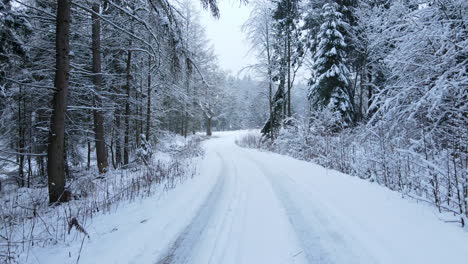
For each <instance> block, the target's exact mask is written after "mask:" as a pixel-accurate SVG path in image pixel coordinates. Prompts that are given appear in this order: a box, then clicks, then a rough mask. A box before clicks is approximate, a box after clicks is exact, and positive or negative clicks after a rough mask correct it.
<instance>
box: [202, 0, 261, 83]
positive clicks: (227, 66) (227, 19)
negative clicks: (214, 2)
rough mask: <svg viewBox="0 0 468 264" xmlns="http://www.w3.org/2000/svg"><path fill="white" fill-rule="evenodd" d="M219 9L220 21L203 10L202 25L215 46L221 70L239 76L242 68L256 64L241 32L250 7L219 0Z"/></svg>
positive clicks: (233, 1) (236, 1) (234, 0)
mask: <svg viewBox="0 0 468 264" xmlns="http://www.w3.org/2000/svg"><path fill="white" fill-rule="evenodd" d="M219 9H220V13H221V17H220V18H219V19H215V18H213V17H212V16H211V14H210V12H209V11H208V10H203V11H202V12H201V23H202V25H203V26H205V27H206V35H207V37H208V39H209V40H210V42H211V43H212V44H213V45H214V49H215V53H216V54H217V55H218V61H219V64H220V66H221V68H223V69H224V70H227V71H231V73H232V74H233V75H237V73H238V72H239V71H240V70H241V69H242V68H244V67H245V66H247V65H249V64H253V63H255V56H254V55H253V54H248V51H249V50H250V46H249V43H248V42H247V41H246V39H245V35H244V34H243V32H242V30H241V27H242V24H244V22H245V21H246V20H247V19H248V17H249V14H250V7H249V6H248V5H247V6H246V5H245V4H240V1H239V0H219Z"/></svg>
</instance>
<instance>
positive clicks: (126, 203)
mask: <svg viewBox="0 0 468 264" xmlns="http://www.w3.org/2000/svg"><path fill="white" fill-rule="evenodd" d="M156 150H157V152H155V153H154V154H153V156H152V159H151V162H149V163H150V164H149V166H145V165H144V164H143V163H142V162H137V161H134V162H133V163H132V164H131V166H128V168H127V169H125V170H119V169H118V170H110V171H109V172H108V173H107V174H106V175H104V177H102V176H98V175H97V174H96V172H95V171H94V170H77V171H76V172H75V173H74V177H73V178H72V179H68V180H67V186H68V187H67V188H68V189H69V190H70V191H71V192H72V201H70V202H68V203H65V204H62V205H59V206H54V207H49V206H48V204H47V189H46V188H44V187H41V185H39V184H38V185H37V186H34V187H32V188H20V189H14V190H12V191H5V190H4V191H3V192H2V193H0V263H76V262H77V259H78V257H79V255H80V254H79V252H80V251H81V257H80V260H79V261H80V263H93V262H92V261H91V260H90V259H89V258H88V259H86V257H84V256H85V255H86V252H87V250H88V249H89V248H88V245H92V247H93V248H96V249H98V250H103V247H104V246H105V245H107V246H111V245H112V243H107V240H106V239H108V238H109V237H111V238H113V239H115V237H113V236H112V235H111V236H107V234H111V233H112V234H114V233H116V232H117V233H119V230H123V231H124V233H123V235H122V233H119V234H120V235H122V237H125V236H126V233H125V230H127V231H128V230H131V229H132V228H130V226H129V225H130V224H133V225H134V227H138V225H136V224H141V226H147V225H145V223H147V222H150V220H149V219H151V218H152V217H150V216H151V215H148V214H145V210H146V212H148V213H149V212H153V213H155V214H157V215H159V214H160V212H158V210H160V208H159V207H158V206H157V205H158V204H166V203H167V204H171V202H170V201H171V200H176V199H174V195H173V194H172V193H173V192H174V188H175V187H176V186H179V185H181V186H182V187H181V188H184V187H183V186H185V185H187V183H186V182H187V181H188V182H192V181H196V180H195V179H194V176H195V175H196V174H197V169H198V168H197V165H198V163H199V160H200V159H201V157H200V155H201V154H202V149H201V148H200V138H199V137H191V138H188V139H184V138H183V137H177V136H174V135H165V136H162V137H161V141H160V143H158V145H157V146H156ZM189 185H190V184H189ZM185 188H187V187H185ZM178 190H179V189H178ZM171 195H172V196H171ZM177 196H179V195H177ZM160 200H161V201H160ZM177 201H178V200H177ZM140 204H143V205H144V206H143V207H141V208H142V209H140V206H141V205H140ZM151 204H153V205H155V208H154V209H153V210H148V208H147V207H145V206H150V205H151ZM163 209H164V208H163V207H161V210H163ZM139 210H140V211H139ZM139 212H141V213H139ZM138 218H142V219H139V220H138ZM189 218H190V217H189ZM176 229H178V228H176ZM135 230H136V229H135ZM140 233H141V232H140ZM118 240H122V239H118ZM122 241H124V240H122ZM96 245H101V246H102V247H99V246H96ZM135 245H136V244H135ZM136 246H137V247H139V246H140V245H136ZM125 247H126V248H129V250H130V251H129V252H126V253H130V254H129V258H132V256H131V254H132V252H135V251H134V250H136V249H135V248H131V247H129V246H128V245H125ZM107 252H108V251H107ZM108 253H109V254H108V255H109V256H108V257H110V256H113V255H116V254H110V252H108ZM133 257H134V256H133ZM120 259H122V258H121V257H120ZM123 261H125V259H124V258H123ZM104 263H107V261H105V262H104ZM123 263H126V262H123Z"/></svg>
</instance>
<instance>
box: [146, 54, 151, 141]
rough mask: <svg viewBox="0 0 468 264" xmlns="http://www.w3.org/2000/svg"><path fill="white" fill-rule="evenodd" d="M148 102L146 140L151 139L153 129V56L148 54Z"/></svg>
mask: <svg viewBox="0 0 468 264" xmlns="http://www.w3.org/2000/svg"><path fill="white" fill-rule="evenodd" d="M146 93H147V98H146V99H147V102H146V140H150V131H151V56H150V55H149V56H148V89H147V92H146Z"/></svg>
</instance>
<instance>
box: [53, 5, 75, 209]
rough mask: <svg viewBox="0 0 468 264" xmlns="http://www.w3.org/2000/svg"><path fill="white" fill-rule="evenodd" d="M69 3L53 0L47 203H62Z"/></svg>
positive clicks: (64, 196)
mask: <svg viewBox="0 0 468 264" xmlns="http://www.w3.org/2000/svg"><path fill="white" fill-rule="evenodd" d="M70 5H71V0H57V27H56V40H55V50H56V66H55V69H56V71H55V91H54V98H53V101H52V110H53V111H52V117H51V120H50V135H49V146H48V149H47V159H48V160H47V173H48V185H49V203H55V202H65V201H66V198H67V197H66V196H67V195H63V194H64V191H65V166H64V165H65V164H64V159H63V158H64V136H65V111H66V109H67V95H68V82H69V70H70V58H69V50H70V43H69V42H70V19H71V16H70V11H71V10H70Z"/></svg>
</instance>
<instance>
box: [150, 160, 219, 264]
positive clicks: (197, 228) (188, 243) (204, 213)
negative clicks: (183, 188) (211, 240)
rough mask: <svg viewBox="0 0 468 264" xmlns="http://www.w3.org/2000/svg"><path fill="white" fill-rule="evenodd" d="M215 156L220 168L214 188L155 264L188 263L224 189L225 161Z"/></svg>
mask: <svg viewBox="0 0 468 264" xmlns="http://www.w3.org/2000/svg"><path fill="white" fill-rule="evenodd" d="M216 154H217V155H218V157H219V158H220V160H221V163H222V166H221V170H220V175H219V176H218V179H217V181H216V184H215V186H214V187H213V189H212V190H211V191H210V193H209V195H208V196H207V197H206V199H205V202H204V203H203V204H202V205H201V206H200V209H199V211H198V212H197V214H196V216H195V217H194V218H193V220H192V221H191V223H190V224H189V225H188V226H187V227H186V228H185V229H184V231H182V233H181V234H180V235H179V236H178V237H177V239H176V240H175V242H174V243H173V244H172V246H171V248H170V249H169V251H168V252H167V253H166V255H165V256H164V257H162V258H161V259H160V260H159V261H157V262H156V263H157V264H186V263H189V260H190V257H191V255H192V251H193V249H194V246H195V245H196V244H197V242H198V240H199V238H200V236H201V234H202V233H203V232H204V230H205V229H206V226H207V225H208V222H209V221H208V219H209V218H210V217H211V215H212V214H213V212H214V211H215V208H216V207H217V205H218V201H219V200H220V197H221V195H222V193H223V189H224V184H225V178H226V177H225V176H224V175H225V174H226V171H227V168H226V167H227V166H226V161H225V160H224V158H223V157H222V156H221V155H220V154H219V153H216Z"/></svg>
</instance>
